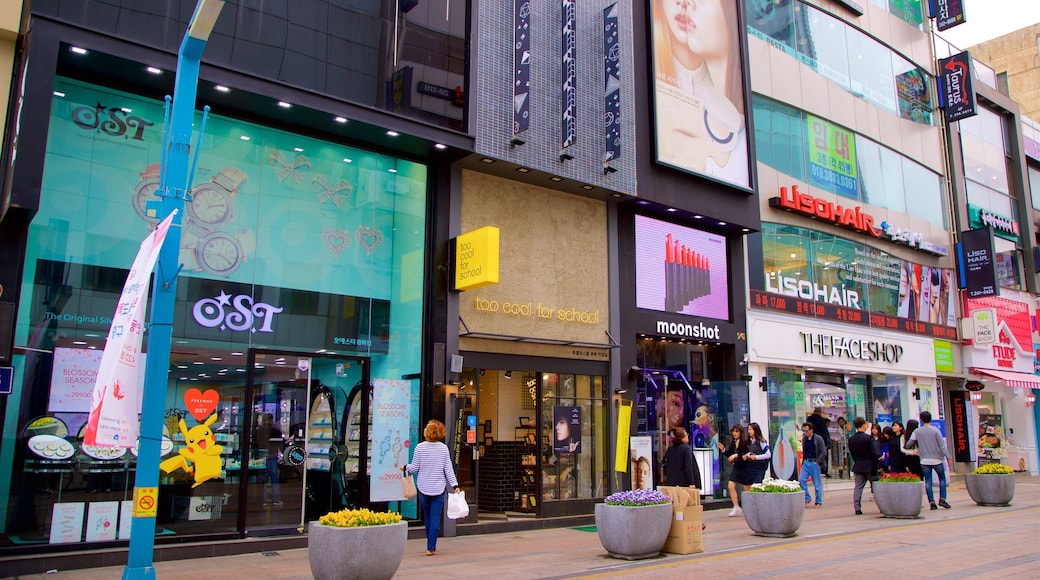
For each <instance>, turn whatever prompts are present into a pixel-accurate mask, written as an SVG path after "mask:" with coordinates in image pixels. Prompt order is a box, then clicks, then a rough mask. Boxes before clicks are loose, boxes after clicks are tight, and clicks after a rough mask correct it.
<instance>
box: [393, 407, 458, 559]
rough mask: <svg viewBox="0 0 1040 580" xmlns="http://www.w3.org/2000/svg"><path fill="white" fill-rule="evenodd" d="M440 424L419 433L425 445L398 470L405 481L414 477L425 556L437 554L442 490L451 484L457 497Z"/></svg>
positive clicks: (449, 458) (453, 476)
mask: <svg viewBox="0 0 1040 580" xmlns="http://www.w3.org/2000/svg"><path fill="white" fill-rule="evenodd" d="M444 434H445V430H444V423H441V422H440V421H435V420H431V421H430V422H429V423H427V424H426V428H425V429H423V437H425V438H426V441H423V442H422V443H420V444H418V445H416V446H415V453H414V454H412V462H411V463H409V464H407V465H404V466H402V467H401V471H403V472H404V473H405V476H406V477H407V476H408V475H409V474H412V473H418V474H419V476H418V477H417V478H416V482H415V487H416V488H417V489H418V491H419V505H420V506H421V507H422V512H423V517H424V518H425V520H426V555H427V556H432V555H434V554H435V553H437V536H438V534H440V531H441V511H443V508H444V488H445V487H446V486H447V485H448V484H451V486H452V487H453V488H454V491H455V493H459V482H458V480H457V479H456V478H455V471H454V469H452V466H451V456H450V455H449V454H448V446H447V445H445V444H444V443H442V441H444Z"/></svg>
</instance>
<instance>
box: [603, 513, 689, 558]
mask: <svg viewBox="0 0 1040 580" xmlns="http://www.w3.org/2000/svg"><path fill="white" fill-rule="evenodd" d="M671 527H672V504H670V503H665V504H660V505H648V506H640V507H628V506H621V505H607V504H605V503H598V504H596V533H597V534H599V542H600V544H603V547H604V548H606V550H607V552H609V553H610V555H611V556H613V557H615V558H621V559H624V560H640V559H642V558H652V557H654V556H656V555H658V554H660V553H661V548H663V547H664V543H665V542H666V541H668V530H670V529H671Z"/></svg>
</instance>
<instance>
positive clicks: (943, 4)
mask: <svg viewBox="0 0 1040 580" xmlns="http://www.w3.org/2000/svg"><path fill="white" fill-rule="evenodd" d="M933 1H934V2H935V8H934V12H932V14H933V15H934V16H935V27H936V28H938V29H939V31H943V30H946V29H947V28H953V27H954V26H957V25H958V24H964V23H965V22H966V20H965V19H964V0H933Z"/></svg>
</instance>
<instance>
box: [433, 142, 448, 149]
mask: <svg viewBox="0 0 1040 580" xmlns="http://www.w3.org/2000/svg"><path fill="white" fill-rule="evenodd" d="M433 146H434V148H436V149H440V150H442V151H443V150H445V149H447V148H448V146H447V145H445V144H444V143H434V144H433Z"/></svg>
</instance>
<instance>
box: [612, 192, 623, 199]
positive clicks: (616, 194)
mask: <svg viewBox="0 0 1040 580" xmlns="http://www.w3.org/2000/svg"><path fill="white" fill-rule="evenodd" d="M610 197H616V198H620V197H621V194H620V193H612V194H610Z"/></svg>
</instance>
